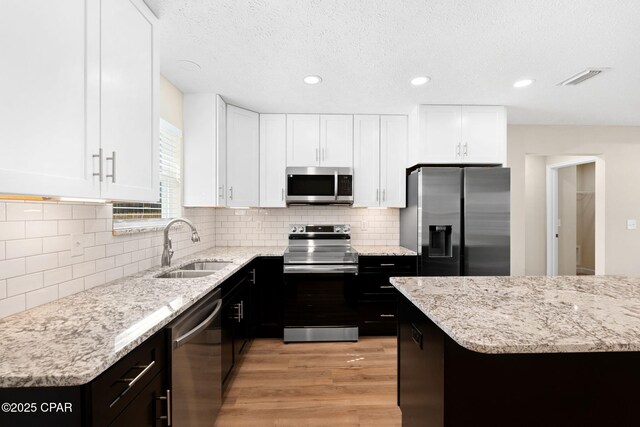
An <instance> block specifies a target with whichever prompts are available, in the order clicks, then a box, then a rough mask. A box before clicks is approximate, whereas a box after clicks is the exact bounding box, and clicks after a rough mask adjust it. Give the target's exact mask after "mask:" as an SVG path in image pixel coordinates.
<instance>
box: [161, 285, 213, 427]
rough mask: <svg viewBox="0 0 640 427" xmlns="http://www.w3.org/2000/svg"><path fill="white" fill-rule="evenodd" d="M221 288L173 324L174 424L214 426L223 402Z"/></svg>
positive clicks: (172, 381)
mask: <svg viewBox="0 0 640 427" xmlns="http://www.w3.org/2000/svg"><path fill="white" fill-rule="evenodd" d="M221 307H222V299H221V298H220V290H219V289H218V290H216V291H214V292H212V293H211V294H209V295H208V296H206V297H205V298H203V299H202V300H201V301H199V302H198V303H196V304H195V305H194V306H193V307H191V308H190V309H189V310H188V311H187V312H186V313H185V314H183V315H182V317H181V318H180V319H179V320H178V321H177V322H175V323H173V324H172V325H170V326H169V337H170V340H171V343H170V348H171V355H170V359H171V360H170V362H171V390H172V393H171V394H172V396H171V406H170V407H171V409H172V411H171V412H172V413H171V414H168V415H169V422H170V424H169V425H171V426H174V427H203V426H213V424H214V423H215V419H216V416H217V415H218V412H219V411H220V406H221V405H222V378H221V371H222V360H221V329H220V328H221V322H220V308H221Z"/></svg>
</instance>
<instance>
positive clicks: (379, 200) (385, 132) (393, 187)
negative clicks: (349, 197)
mask: <svg viewBox="0 0 640 427" xmlns="http://www.w3.org/2000/svg"><path fill="white" fill-rule="evenodd" d="M353 122H354V126H353V129H354V131H353V135H354V145H353V153H354V158H353V175H354V180H355V183H354V203H353V204H354V206H359V207H404V206H405V204H406V203H405V185H406V184H405V183H406V178H405V161H406V159H405V152H406V149H407V117H406V116H375V115H357V116H354V119H353Z"/></svg>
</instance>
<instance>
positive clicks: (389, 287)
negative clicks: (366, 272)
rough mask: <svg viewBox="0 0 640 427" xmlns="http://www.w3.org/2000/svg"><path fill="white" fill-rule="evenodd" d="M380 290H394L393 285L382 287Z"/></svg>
mask: <svg viewBox="0 0 640 427" xmlns="http://www.w3.org/2000/svg"><path fill="white" fill-rule="evenodd" d="M380 289H393V285H380Z"/></svg>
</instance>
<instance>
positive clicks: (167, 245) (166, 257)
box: [160, 218, 200, 267]
mask: <svg viewBox="0 0 640 427" xmlns="http://www.w3.org/2000/svg"><path fill="white" fill-rule="evenodd" d="M177 222H184V223H185V224H187V225H188V226H189V227H191V241H192V242H193V243H198V242H199V241H200V236H198V230H196V227H195V226H194V225H193V223H192V222H191V221H189V220H188V219H186V218H174V219H172V220H171V221H169V222H168V223H167V225H165V227H164V249H163V250H162V260H161V262H160V265H161V266H162V267H168V266H170V265H171V257H172V256H173V249H172V247H171V239H170V238H169V228H171V226H172V225H173V224H175V223H177Z"/></svg>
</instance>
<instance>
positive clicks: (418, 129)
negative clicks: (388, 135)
mask: <svg viewBox="0 0 640 427" xmlns="http://www.w3.org/2000/svg"><path fill="white" fill-rule="evenodd" d="M416 119H417V123H416V125H415V126H413V127H412V130H413V132H414V135H412V138H411V141H412V142H411V144H412V146H411V147H410V148H411V149H410V150H409V151H410V153H411V156H410V159H415V160H413V161H410V162H409V163H410V164H412V165H413V164H416V163H472V164H473V163H496V164H504V163H505V162H506V147H507V134H506V126H507V120H506V111H505V108H504V107H500V106H460V105H420V106H419V107H418V113H417V117H416Z"/></svg>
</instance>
